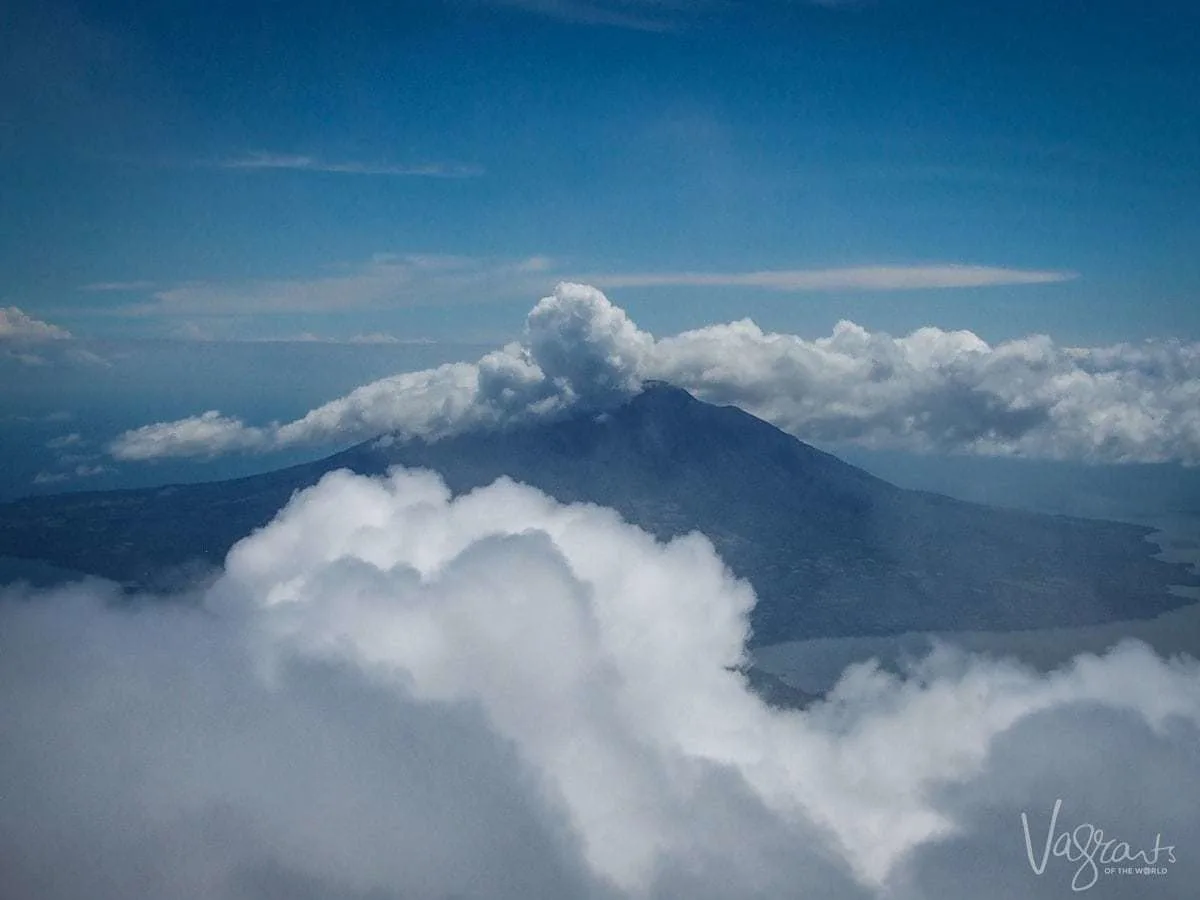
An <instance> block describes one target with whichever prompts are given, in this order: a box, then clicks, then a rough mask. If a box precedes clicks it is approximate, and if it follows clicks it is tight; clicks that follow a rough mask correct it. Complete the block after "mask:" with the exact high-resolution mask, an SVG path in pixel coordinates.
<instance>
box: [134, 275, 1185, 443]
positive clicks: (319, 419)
mask: <svg viewBox="0 0 1200 900" xmlns="http://www.w3.org/2000/svg"><path fill="white" fill-rule="evenodd" d="M646 379H661V380H665V381H669V382H671V383H673V384H676V385H678V386H680V387H683V388H686V389H688V390H690V391H693V392H694V393H696V394H697V395H698V396H700V397H701V398H703V399H706V400H710V401H712V402H717V403H727V404H733V405H736V406H739V407H742V408H744V409H746V410H747V411H749V412H751V413H753V414H755V415H758V416H760V417H762V418H764V419H767V420H768V421H770V422H773V423H774V424H776V425H777V426H779V427H780V428H783V429H784V430H786V431H788V432H790V433H791V434H794V435H796V436H797V437H799V438H801V439H804V440H811V441H816V442H840V441H852V442H858V443H861V444H865V445H871V446H891V447H897V448H904V449H910V450H920V451H942V452H961V453H975V454H985V455H1022V456H1029V457H1039V458H1051V459H1075V460H1089V461H1106V462H1161V461H1171V460H1175V461H1182V462H1184V463H1186V464H1196V463H1200V345H1198V344H1188V343H1181V342H1176V341H1146V342H1143V343H1141V344H1118V345H1115V346H1111V347H1099V348H1076V347H1062V346H1059V345H1058V344H1056V343H1055V342H1054V341H1053V340H1052V339H1051V338H1049V337H1047V336H1044V335H1035V336H1031V337H1028V338H1024V339H1020V340H1013V341H1007V342H1005V343H1001V344H997V345H995V346H992V345H989V344H988V343H987V342H986V341H984V340H982V339H981V338H979V337H978V336H977V335H975V334H972V333H971V332H968V331H943V330H942V329H939V328H932V327H930V328H922V329H919V330H917V331H915V332H913V333H912V334H909V335H906V336H904V337H893V336H891V335H888V334H883V333H872V332H868V331H867V330H866V329H864V328H861V327H860V326H858V325H855V324H854V323H852V322H841V323H839V324H838V325H837V327H836V328H835V329H834V331H833V334H832V335H830V336H829V337H825V338H819V339H817V340H806V339H804V338H801V337H798V336H796V335H789V334H776V333H770V332H764V331H763V330H762V329H761V328H759V327H758V326H757V325H756V324H755V323H754V322H752V321H750V320H742V321H739V322H733V323H729V324H724V325H713V326H709V327H706V328H701V329H697V330H694V331H688V332H684V333H682V334H679V335H675V336H672V337H666V338H659V339H656V338H655V337H654V336H653V335H651V334H649V333H647V332H645V331H642V330H641V329H639V328H638V327H637V326H636V324H635V323H633V322H632V321H631V320H630V319H629V318H628V316H626V314H625V313H624V311H623V310H621V309H620V308H619V307H616V306H614V305H613V304H612V303H611V302H609V300H608V299H607V298H606V297H605V296H604V295H603V294H602V293H601V292H600V291H598V290H596V289H595V288H591V287H587V286H584V285H577V284H561V285H559V286H558V288H557V289H556V290H555V293H554V295H553V296H550V297H546V298H544V299H543V300H542V301H541V302H539V303H538V304H537V306H535V307H534V309H533V310H532V311H531V312H530V314H529V316H528V319H527V321H526V329H525V337H524V340H523V341H522V342H520V343H514V344H511V345H509V346H507V347H504V348H503V349H501V350H498V351H496V352H493V353H490V354H488V355H487V356H485V357H483V358H482V359H481V360H479V361H478V362H477V363H456V364H451V365H446V366H442V367H440V368H437V369H430V370H426V371H422V372H415V373H405V374H402V375H396V376H393V377H390V378H385V379H383V380H381V381H377V382H374V383H372V384H368V385H365V386H363V387H360V388H358V389H357V390H355V391H353V392H351V393H350V394H348V395H346V396H345V397H341V398H338V399H336V400H333V401H331V402H329V403H327V404H325V405H324V406H321V407H319V408H317V409H315V410H313V411H312V412H310V413H308V414H307V415H306V416H304V417H302V418H300V419H298V420H296V421H293V422H289V423H285V424H272V425H268V426H262V427H256V426H250V425H247V424H245V423H243V422H241V421H240V420H238V419H234V418H229V417H225V416H222V415H220V414H219V413H216V412H209V413H205V414H204V415H203V416H199V417H193V418H188V419H183V420H179V421H174V422H161V423H156V424H153V425H148V426H145V427H143V428H139V429H136V430H134V431H131V432H128V433H126V434H124V435H122V436H121V437H120V438H118V439H117V440H116V441H115V442H114V443H113V445H112V447H111V448H110V449H111V452H112V454H113V455H114V456H116V457H117V458H119V459H128V460H136V459H151V458H156V457H164V456H210V455H214V454H216V453H222V452H227V451H230V450H270V449H276V448H280V447H288V446H295V445H298V444H304V443H317V442H330V441H347V440H354V439H359V438H368V437H371V436H374V435H376V434H379V433H381V432H396V433H398V434H399V435H400V436H402V437H409V436H422V437H426V438H430V439H437V438H440V437H444V436H447V435H450V434H454V433H457V432H461V431H464V430H467V429H470V428H477V427H490V426H495V425H500V424H503V423H506V422H511V421H519V420H521V419H525V418H530V417H536V416H546V415H557V414H561V413H562V412H564V411H565V410H568V409H571V408H573V407H574V406H576V405H577V404H582V405H584V406H586V407H588V408H591V407H602V406H604V405H607V404H613V403H616V402H618V401H619V400H620V399H621V398H622V397H625V396H628V395H629V394H631V393H632V392H634V391H636V390H637V387H638V385H639V384H640V383H641V382H642V381H643V380H646Z"/></svg>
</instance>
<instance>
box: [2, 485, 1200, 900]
mask: <svg viewBox="0 0 1200 900" xmlns="http://www.w3.org/2000/svg"><path fill="white" fill-rule="evenodd" d="M185 599H186V598H185ZM195 599H198V600H199V602H198V603H187V602H174V603H163V602H146V603H143V604H133V605H132V606H130V605H129V604H128V603H126V602H122V601H118V599H117V598H116V596H115V594H114V592H113V591H112V590H110V588H108V587H106V586H105V585H103V584H101V583H98V582H92V583H84V584H82V585H77V586H74V587H70V588H66V589H60V590H58V591H56V592H54V593H52V594H49V595H46V594H41V595H37V596H28V595H26V594H23V593H21V592H20V591H17V590H10V591H9V592H8V593H7V595H6V596H3V597H0V721H3V722H4V734H5V737H4V740H3V741H0V796H2V797H4V798H5V802H4V803H3V804H0V873H3V874H2V876H0V877H2V878H3V880H4V889H5V890H4V893H5V895H6V896H9V895H11V896H14V897H38V898H43V900H60V898H61V900H66V898H84V897H86V898H87V900H109V898H113V900H117V898H120V900H125V898H128V897H155V898H157V900H175V898H179V900H184V898H187V900H190V898H194V897H206V898H214V900H226V898H228V900H260V898H261V900H268V898H289V900H291V898H299V900H306V898H318V897H319V898H355V900H365V898H371V900H391V898H413V897H416V898H448V897H458V898H468V897H470V898H522V900H524V898H528V897H554V898H576V897H579V898H651V897H653V898H688V900H692V898H714V900H715V898H730V900H733V898H739V900H741V898H754V897H761V898H772V900H774V898H779V897H801V896H802V897H828V898H860V897H874V898H897V900H917V898H924V897H929V896H973V897H980V898H997V900H999V898H1010V897H1015V896H1022V897H1034V898H1037V897H1047V898H1049V897H1062V896H1067V895H1069V894H1070V893H1071V886H1070V885H1071V881H1072V879H1073V878H1077V879H1078V880H1077V882H1076V884H1077V886H1078V885H1082V884H1084V883H1085V882H1087V881H1088V879H1089V878H1091V869H1090V868H1089V865H1088V862H1087V857H1086V855H1085V857H1084V858H1082V859H1081V858H1079V853H1077V852H1076V851H1075V850H1074V849H1073V848H1071V847H1070V846H1069V839H1066V842H1064V841H1062V840H1059V839H1058V837H1057V835H1058V834H1060V833H1063V832H1066V831H1071V832H1073V833H1074V834H1076V835H1077V836H1079V839H1080V841H1081V842H1082V844H1083V846H1084V847H1085V848H1087V847H1088V846H1090V845H1089V843H1088V840H1087V832H1086V830H1085V831H1079V830H1077V828H1078V826H1080V825H1081V823H1090V824H1091V825H1092V826H1094V827H1095V828H1102V829H1103V830H1104V834H1105V835H1106V838H1105V839H1106V840H1107V839H1117V840H1118V841H1124V842H1126V843H1127V844H1128V846H1127V847H1125V848H1124V850H1121V847H1120V846H1119V845H1110V846H1109V847H1108V848H1107V849H1106V850H1105V851H1104V852H1106V853H1108V854H1109V859H1114V858H1117V859H1123V858H1124V857H1121V856H1119V855H1118V854H1119V853H1125V854H1126V855H1127V856H1128V855H1132V854H1137V853H1139V852H1141V853H1142V855H1141V856H1139V857H1137V860H1138V861H1135V862H1128V863H1122V865H1125V866H1126V867H1127V868H1130V869H1131V870H1132V868H1134V867H1138V868H1140V870H1141V872H1140V874H1129V873H1117V872H1106V869H1107V868H1113V867H1115V866H1106V865H1105V864H1104V863H1103V862H1102V857H1101V855H1100V854H1098V853H1097V852H1095V850H1094V848H1092V851H1091V858H1093V859H1095V860H1101V862H1099V863H1098V873H1097V876H1096V879H1095V880H1096V884H1095V885H1093V887H1095V889H1096V891H1095V896H1097V897H1105V898H1112V897H1129V898H1133V897H1139V898H1141V897H1148V896H1152V897H1164V898H1184V897H1187V898H1190V897H1192V896H1194V885H1195V883H1196V878H1197V876H1200V866H1198V865H1197V862H1196V860H1197V859H1200V854H1198V852H1197V848H1200V822H1198V821H1197V818H1196V814H1195V808H1194V802H1193V800H1194V798H1193V797H1192V796H1191V794H1190V793H1189V791H1188V786H1189V785H1193V784H1195V783H1197V780H1198V779H1200V666H1198V665H1197V663H1196V662H1195V661H1193V660H1174V661H1165V660H1162V659H1159V658H1158V657H1156V656H1155V655H1154V654H1153V653H1152V652H1150V651H1149V650H1148V649H1147V648H1145V647H1144V646H1143V645H1139V644H1133V643H1130V644H1126V645H1123V646H1121V647H1119V648H1117V649H1116V650H1114V651H1112V652H1111V653H1109V654H1108V655H1107V656H1104V657H1091V656H1087V657H1080V658H1078V659H1077V660H1076V661H1075V662H1074V663H1073V664H1071V665H1070V666H1068V667H1066V668H1064V669H1062V670H1061V671H1058V672H1055V673H1052V674H1050V675H1044V676H1043V675H1038V674H1036V673H1034V672H1032V671H1030V670H1027V669H1025V668H1022V667H1020V666H1018V665H1016V664H1014V663H1008V662H1003V661H995V660H984V659H978V658H967V657H964V656H961V655H958V654H956V653H954V652H953V651H951V650H948V649H946V650H943V651H941V652H940V653H938V654H936V655H935V656H934V657H931V658H930V659H928V660H926V661H925V662H924V663H922V664H920V665H919V666H917V667H916V668H915V669H914V670H913V671H912V672H910V673H909V675H908V676H907V677H905V678H900V677H897V676H893V675H888V674H885V673H883V672H880V671H879V670H877V669H875V668H872V667H870V666H859V667H856V668H852V669H851V670H849V671H848V672H847V673H846V674H845V676H844V677H843V679H842V681H841V682H840V684H839V685H838V686H837V688H836V689H835V690H834V692H833V694H832V695H831V697H830V698H829V699H828V700H827V701H826V702H824V703H822V704H819V705H817V706H815V707H812V708H811V709H809V710H808V711H805V712H796V711H792V712H784V711H779V710H774V709H770V708H768V707H766V706H764V705H763V704H762V703H761V702H760V701H759V700H758V698H757V697H756V696H755V695H753V694H752V693H751V692H750V691H749V690H748V689H747V687H746V685H745V683H744V681H743V679H742V676H741V675H739V674H737V673H736V672H735V671H731V668H732V667H733V666H735V665H736V664H738V663H739V662H741V661H742V660H743V643H744V640H745V637H746V629H747V625H746V614H747V611H748V610H749V609H750V607H751V606H752V604H753V600H754V598H753V595H752V592H751V590H750V588H749V587H748V586H747V585H746V584H745V583H742V582H738V581H736V580H735V579H733V578H732V577H731V576H730V575H729V573H728V572H727V571H726V570H725V568H724V567H723V565H722V564H721V561H720V560H719V559H718V558H717V557H716V555H715V553H714V551H713V549H712V547H711V545H710V544H709V543H708V542H707V540H705V539H704V538H703V537H701V536H699V535H691V536H687V537H684V538H680V539H677V540H675V541H673V542H671V543H669V544H661V543H658V542H656V541H655V540H653V539H652V538H651V537H649V536H648V535H646V534H645V533H643V532H641V531H639V530H637V529H636V528H634V527H632V526H630V525H627V524H625V523H624V522H622V521H621V520H620V519H619V518H618V517H617V516H616V515H615V514H614V513H612V512H611V511H608V510H604V509H600V508H596V507H589V506H562V505H560V504H558V503H556V502H554V501H553V500H551V499H549V498H547V497H546V496H545V495H542V494H540V493H538V492H537V491H534V490H532V489H530V488H526V487H523V486H519V485H516V484H513V483H511V482H507V481H500V482H497V483H496V484H494V485H492V486H490V487H487V488H484V489H481V490H478V491H476V492H474V493H472V494H470V495H467V496H465V497H461V498H458V499H451V498H450V496H449V492H448V491H447V489H446V487H445V485H444V484H442V483H441V482H440V481H439V480H438V479H437V478H436V477H435V476H433V475H430V474H428V473H421V472H405V471H396V472H394V473H393V474H392V475H391V476H390V477H389V478H386V479H368V478H362V477H358V476H353V475H350V474H348V473H345V472H337V473H333V474H331V475H329V476H326V478H325V479H323V480H322V481H321V482H320V483H319V484H318V485H317V486H315V487H314V488H311V489H309V490H307V491H305V492H303V493H301V494H299V495H297V496H296V497H295V498H294V499H293V500H292V502H291V503H290V504H289V506H288V507H287V508H286V509H285V510H284V511H282V512H281V514H280V515H279V516H278V517H277V518H276V520H275V521H274V522H272V523H271V524H270V525H269V526H267V527H266V528H264V529H262V530H261V531H259V532H257V533H255V534H254V535H252V536H250V537H248V538H247V539H245V540H243V541H242V542H241V543H240V544H238V545H237V546H236V547H235V548H234V549H233V551H231V553H230V555H229V558H228V560H227V562H226V566H225V570H224V573H223V574H222V575H221V577H220V578H219V580H217V581H216V583H215V584H213V585H212V586H211V587H209V588H207V589H206V590H205V591H204V592H203V593H202V594H201V595H200V596H199V597H198V598H195ZM1057 799H1062V801H1063V802H1062V806H1061V810H1060V813H1059V817H1058V819H1057V820H1056V821H1055V826H1054V832H1053V833H1051V838H1052V840H1051V842H1050V843H1051V849H1052V851H1056V850H1057V849H1062V850H1063V853H1064V854H1065V853H1067V852H1068V851H1069V852H1070V853H1071V854H1072V856H1073V857H1074V858H1072V859H1070V860H1068V859H1067V858H1065V857H1064V856H1063V855H1062V854H1059V855H1055V852H1051V853H1050V855H1049V856H1048V858H1047V861H1046V864H1045V865H1044V866H1043V867H1041V869H1040V871H1041V874H1037V873H1036V872H1035V868H1036V867H1038V866H1040V865H1041V859H1042V853H1043V848H1044V846H1045V844H1046V839H1047V833H1048V829H1049V827H1050V816H1051V813H1052V810H1053V808H1054V805H1055V801H1056V800H1057ZM1022 812H1024V813H1026V814H1027V821H1028V822H1029V826H1030V832H1031V836H1030V840H1029V848H1028V849H1027V846H1026V839H1025V836H1024V833H1023V828H1022V824H1021V813H1022ZM1156 841H1157V842H1158V843H1159V844H1160V845H1161V847H1163V848H1165V847H1167V846H1170V847H1171V848H1172V849H1171V851H1169V853H1168V851H1167V850H1166V849H1161V850H1160V851H1159V852H1158V853H1157V855H1156V860H1155V864H1154V865H1153V866H1148V865H1147V858H1148V857H1149V855H1150V850H1151V848H1152V847H1153V846H1154V845H1155V843H1156ZM1031 858H1032V861H1033V865H1031V862H1030V860H1031ZM1150 868H1152V869H1153V870H1154V871H1153V873H1151V874H1147V872H1146V870H1147V869H1150ZM1079 873H1082V874H1079ZM1088 889H1089V890H1090V889H1091V888H1088Z"/></svg>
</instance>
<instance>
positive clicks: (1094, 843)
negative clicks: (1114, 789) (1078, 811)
mask: <svg viewBox="0 0 1200 900" xmlns="http://www.w3.org/2000/svg"><path fill="white" fill-rule="evenodd" d="M1062 804H1063V802H1062V798H1061V797H1060V798H1059V799H1057V800H1055V801H1054V811H1053V812H1051V813H1050V825H1049V827H1048V828H1047V829H1046V840H1045V842H1044V843H1043V844H1042V846H1041V858H1040V859H1036V858H1035V857H1034V850H1033V838H1032V836H1031V835H1030V833H1029V816H1027V815H1026V814H1025V813H1024V812H1022V813H1021V828H1022V829H1023V830H1024V832H1025V853H1026V854H1027V855H1028V857H1029V867H1030V868H1031V869H1033V874H1034V875H1041V874H1043V873H1044V872H1045V871H1046V864H1047V863H1048V862H1049V861H1050V857H1051V856H1054V857H1056V858H1060V859H1065V860H1066V861H1067V862H1069V863H1078V864H1079V866H1078V868H1077V869H1076V870H1075V875H1074V876H1073V877H1072V878H1071V890H1073V891H1076V892H1079V891H1086V890H1087V889H1088V888H1090V887H1092V886H1093V885H1094V884H1095V883H1096V882H1097V881H1099V880H1100V874H1101V871H1103V874H1105V875H1142V876H1146V875H1165V874H1166V873H1167V868H1166V866H1164V865H1162V864H1161V863H1162V862H1170V863H1173V862H1175V848H1174V847H1173V846H1165V845H1164V844H1163V843H1162V833H1161V832H1160V833H1158V834H1156V835H1154V846H1153V847H1152V848H1150V849H1149V850H1134V849H1132V848H1131V847H1130V845H1129V842H1128V841H1123V840H1118V839H1117V838H1107V837H1105V834H1104V830H1103V829H1101V828H1097V827H1096V826H1095V825H1093V824H1092V823H1091V822H1082V823H1080V824H1079V825H1076V826H1075V827H1074V828H1073V829H1071V830H1070V831H1058V830H1057V827H1058V814H1059V811H1060V810H1061V809H1062Z"/></svg>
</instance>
